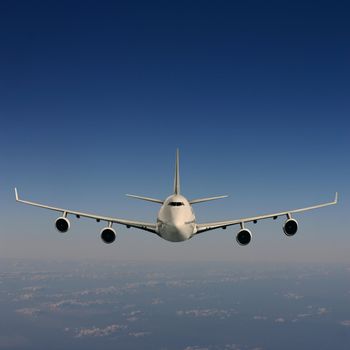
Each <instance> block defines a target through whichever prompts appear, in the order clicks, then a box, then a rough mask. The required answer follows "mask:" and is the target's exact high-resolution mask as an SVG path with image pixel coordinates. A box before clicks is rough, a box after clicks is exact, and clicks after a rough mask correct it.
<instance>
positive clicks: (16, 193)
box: [15, 187, 19, 202]
mask: <svg viewBox="0 0 350 350" xmlns="http://www.w3.org/2000/svg"><path fill="white" fill-rule="evenodd" d="M15 196H16V201H17V202H18V201H19V198H18V192H17V187H15Z"/></svg>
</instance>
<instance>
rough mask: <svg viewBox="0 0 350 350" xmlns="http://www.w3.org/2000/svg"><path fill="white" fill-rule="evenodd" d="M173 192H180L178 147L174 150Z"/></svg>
mask: <svg viewBox="0 0 350 350" xmlns="http://www.w3.org/2000/svg"><path fill="white" fill-rule="evenodd" d="M174 194H180V169H179V149H177V150H176V162H175V177H174Z"/></svg>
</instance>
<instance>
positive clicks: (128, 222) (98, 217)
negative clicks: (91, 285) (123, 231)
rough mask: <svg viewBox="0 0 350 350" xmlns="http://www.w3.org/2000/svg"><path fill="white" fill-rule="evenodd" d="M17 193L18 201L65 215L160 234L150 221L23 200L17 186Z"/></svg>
mask: <svg viewBox="0 0 350 350" xmlns="http://www.w3.org/2000/svg"><path fill="white" fill-rule="evenodd" d="M15 194H16V201H17V202H20V203H24V204H28V205H33V206H35V207H39V208H44V209H49V210H53V211H57V212H59V213H61V214H62V215H63V216H66V215H75V216H76V217H77V218H80V217H85V218H89V219H94V220H96V221H97V222H99V221H106V222H107V223H116V224H120V225H124V226H126V227H127V228H130V227H134V228H138V229H140V230H145V231H149V232H153V233H156V234H158V233H157V231H156V224H152V223H148V222H140V221H133V220H125V219H118V218H114V217H110V216H101V215H96V214H89V213H83V212H80V211H76V210H69V209H63V208H56V207H52V206H49V205H45V204H41V203H35V202H30V201H26V200H22V199H20V198H19V196H18V192H17V189H16V188H15Z"/></svg>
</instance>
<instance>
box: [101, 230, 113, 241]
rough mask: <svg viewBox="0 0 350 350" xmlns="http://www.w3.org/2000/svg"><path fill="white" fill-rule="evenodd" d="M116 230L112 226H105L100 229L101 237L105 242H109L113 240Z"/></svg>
mask: <svg viewBox="0 0 350 350" xmlns="http://www.w3.org/2000/svg"><path fill="white" fill-rule="evenodd" d="M115 237H116V232H115V230H114V229H113V228H112V227H105V228H103V229H102V230H101V239H102V241H103V242H104V243H106V244H111V243H113V242H114V241H115Z"/></svg>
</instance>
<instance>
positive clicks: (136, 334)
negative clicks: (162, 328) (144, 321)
mask: <svg viewBox="0 0 350 350" xmlns="http://www.w3.org/2000/svg"><path fill="white" fill-rule="evenodd" d="M150 334H151V332H130V333H129V336H130V337H135V338H140V337H144V336H146V335H150Z"/></svg>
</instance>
